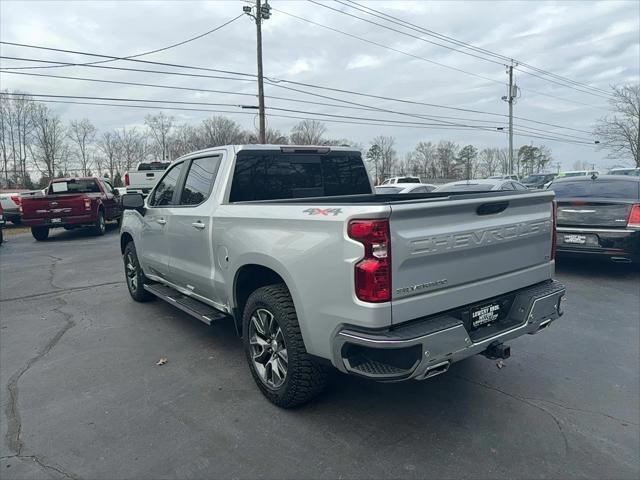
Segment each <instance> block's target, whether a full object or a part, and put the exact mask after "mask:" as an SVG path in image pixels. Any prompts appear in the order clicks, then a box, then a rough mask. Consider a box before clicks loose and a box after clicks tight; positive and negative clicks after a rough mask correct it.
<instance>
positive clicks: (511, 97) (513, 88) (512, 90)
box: [502, 60, 518, 174]
mask: <svg viewBox="0 0 640 480" xmlns="http://www.w3.org/2000/svg"><path fill="white" fill-rule="evenodd" d="M513 67H514V62H513V60H511V65H509V66H508V67H507V74H508V75H509V91H508V94H507V95H506V96H504V97H502V100H504V101H505V102H507V103H508V104H509V174H513V104H514V103H515V99H516V97H517V96H518V86H517V85H514V84H513Z"/></svg>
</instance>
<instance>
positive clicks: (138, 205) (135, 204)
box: [120, 193, 144, 211]
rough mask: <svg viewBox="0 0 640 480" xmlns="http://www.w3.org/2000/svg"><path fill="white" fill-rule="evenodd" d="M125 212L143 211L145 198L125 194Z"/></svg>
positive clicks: (123, 201) (137, 194) (123, 205)
mask: <svg viewBox="0 0 640 480" xmlns="http://www.w3.org/2000/svg"><path fill="white" fill-rule="evenodd" d="M120 201H121V202H122V208H123V209H124V210H138V211H140V210H142V209H143V208H144V197H143V196H142V195H141V194H139V193H125V194H124V195H122V197H121V200H120Z"/></svg>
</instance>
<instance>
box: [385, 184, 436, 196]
mask: <svg viewBox="0 0 640 480" xmlns="http://www.w3.org/2000/svg"><path fill="white" fill-rule="evenodd" d="M436 188H437V185H430V184H428V183H408V184H401V185H397V184H396V185H378V186H377V187H375V189H376V194H378V195H380V194H391V193H429V192H433V191H434V190H435V189H436Z"/></svg>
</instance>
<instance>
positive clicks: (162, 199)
mask: <svg viewBox="0 0 640 480" xmlns="http://www.w3.org/2000/svg"><path fill="white" fill-rule="evenodd" d="M181 169H182V162H180V163H178V164H176V165H174V166H173V167H171V169H169V171H168V172H167V173H166V174H165V176H164V177H162V180H160V183H158V185H156V188H155V189H154V190H153V194H152V197H151V200H150V201H149V205H150V206H152V207H162V206H165V205H173V204H174V203H173V194H174V192H175V191H176V184H177V183H178V177H179V176H180V170H181Z"/></svg>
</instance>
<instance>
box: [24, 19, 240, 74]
mask: <svg viewBox="0 0 640 480" xmlns="http://www.w3.org/2000/svg"><path fill="white" fill-rule="evenodd" d="M243 15H244V14H243V13H241V14H240V15H238V16H237V17H234V18H232V19H231V20H228V21H226V22H225V23H223V24H222V25H218V26H217V27H215V28H212V29H211V30H207V31H206V32H204V33H201V34H200V35H196V36H195V37H191V38H188V39H186V40H183V41H181V42H178V43H173V44H171V45H167V46H166V47H162V48H156V49H155V50H149V51H147V52H142V53H136V54H135V55H128V56H126V57H119V58H110V59H108V60H98V61H95V62H87V63H76V64H73V65H69V64H66V63H61V64H59V65H47V66H41V67H35V66H31V67H14V68H13V69H14V70H29V69H34V68H60V67H69V66H86V65H96V64H99V63H109V62H115V61H117V60H131V59H133V58H138V57H143V56H145V55H151V54H152V53H159V52H163V51H165V50H169V49H171V48H175V47H179V46H181V45H184V44H186V43H190V42H193V41H195V40H199V39H201V38H203V37H206V36H207V35H210V34H212V33H214V32H217V31H218V30H220V29H221V28H224V27H226V26H227V25H229V24H231V23H233V22H235V21H236V20H238V19H239V18H241V17H242V16H243Z"/></svg>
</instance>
